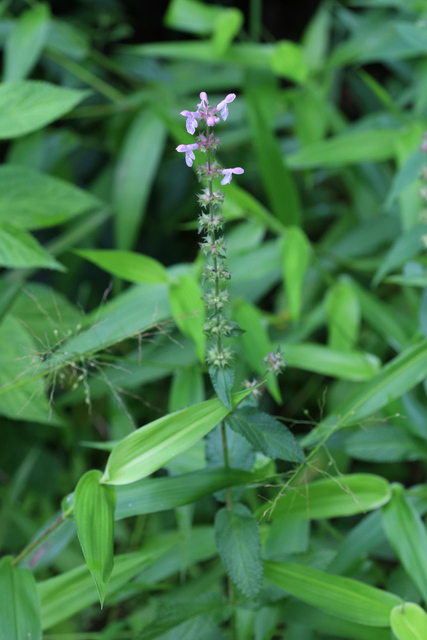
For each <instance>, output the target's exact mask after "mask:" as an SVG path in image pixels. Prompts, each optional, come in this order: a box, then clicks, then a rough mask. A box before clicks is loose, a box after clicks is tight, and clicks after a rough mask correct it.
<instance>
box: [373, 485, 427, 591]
mask: <svg viewBox="0 0 427 640" xmlns="http://www.w3.org/2000/svg"><path fill="white" fill-rule="evenodd" d="M383 526H384V530H385V532H386V535H387V538H388V540H389V542H390V544H391V546H392V547H393V549H394V550H395V552H396V554H397V556H398V558H399V559H400V561H401V563H402V565H403V568H404V569H405V571H406V573H407V574H408V576H409V577H410V578H411V580H412V581H413V583H414V584H415V586H416V587H417V589H418V591H419V593H420V594H421V596H422V598H423V600H426V599H427V533H426V529H425V525H424V523H423V521H422V520H421V518H420V516H419V515H418V514H417V512H416V510H415V509H414V507H413V506H412V505H411V504H410V503H409V502H408V500H406V498H405V496H404V494H403V487H402V485H395V486H394V487H393V495H392V498H391V500H390V502H389V503H388V504H387V505H386V506H385V507H384V508H383Z"/></svg>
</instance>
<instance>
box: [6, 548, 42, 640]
mask: <svg viewBox="0 0 427 640" xmlns="http://www.w3.org/2000/svg"><path fill="white" fill-rule="evenodd" d="M12 562H13V558H12V557H10V556H4V557H3V558H2V559H1V560H0V598H1V601H2V615H1V619H0V638H1V639H2V640H6V638H7V639H8V640H21V638H22V640H23V639H24V638H25V637H27V638H34V640H41V637H42V634H41V626H40V602H39V598H38V595H37V586H36V581H35V579H34V576H33V574H32V572H31V571H30V570H29V569H22V568H21V567H15V566H13V564H12Z"/></svg>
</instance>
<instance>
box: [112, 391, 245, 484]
mask: <svg viewBox="0 0 427 640" xmlns="http://www.w3.org/2000/svg"><path fill="white" fill-rule="evenodd" d="M247 394H248V392H247V391H244V392H242V393H236V394H234V395H233V399H232V400H233V406H234V407H235V406H237V405H238V403H239V402H241V400H243V399H244V398H245V396H246V395H247ZM229 411H230V410H229V409H227V407H225V406H224V405H223V403H222V402H221V401H220V400H219V399H218V398H215V399H214V400H208V401H207V402H202V403H201V404H197V405H194V406H192V407H188V408H186V409H181V411H176V412H175V413H171V414H169V415H166V416H164V417H162V418H159V419H158V420H154V422H151V423H150V424H148V425H145V426H144V427H141V429H137V430H136V431H134V432H133V433H131V434H130V435H128V436H127V437H126V438H124V439H123V440H121V441H120V442H119V443H118V444H117V445H116V446H115V447H114V449H113V450H112V452H111V454H110V457H109V458H108V462H107V466H106V469H105V472H104V476H103V478H102V481H103V482H105V483H107V484H128V483H129V482H135V481H136V480H140V479H141V478H145V477H146V476H149V475H150V474H151V473H153V471H157V469H160V467H162V466H163V465H164V464H166V463H167V462H169V460H172V458H175V457H176V456H177V455H179V454H180V453H182V452H183V451H186V450H187V449H189V448H190V447H191V446H192V445H193V444H194V443H195V442H197V440H200V438H203V436H205V435H206V434H207V433H209V431H211V429H213V428H214V427H215V426H216V425H217V424H218V423H219V422H221V420H223V419H224V418H225V417H226V416H227V415H228V413H229Z"/></svg>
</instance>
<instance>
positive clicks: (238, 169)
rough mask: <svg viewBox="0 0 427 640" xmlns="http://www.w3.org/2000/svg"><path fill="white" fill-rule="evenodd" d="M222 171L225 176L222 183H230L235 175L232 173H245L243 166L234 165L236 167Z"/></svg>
mask: <svg viewBox="0 0 427 640" xmlns="http://www.w3.org/2000/svg"><path fill="white" fill-rule="evenodd" d="M221 173H222V175H223V176H224V177H223V179H222V180H221V184H230V182H231V178H232V177H233V175H232V174H233V173H235V174H236V175H237V174H240V173H244V170H243V169H242V167H234V169H222V171H221Z"/></svg>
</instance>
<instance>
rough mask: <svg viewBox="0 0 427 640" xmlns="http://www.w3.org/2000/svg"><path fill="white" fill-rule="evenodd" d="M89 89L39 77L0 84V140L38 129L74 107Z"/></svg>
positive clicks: (87, 93)
mask: <svg viewBox="0 0 427 640" xmlns="http://www.w3.org/2000/svg"><path fill="white" fill-rule="evenodd" d="M89 94H90V92H88V91H81V90H80V89H66V88H65V87H57V86H55V85H53V84H49V83H48V82H40V81H39V80H20V81H17V82H7V83H4V84H2V85H1V86H0V140H10V139H11V138H17V137H19V136H23V135H25V134H26V133H30V132H31V131H36V130H37V129H41V128H42V127H44V126H45V125H47V124H49V123H50V122H53V121H54V120H57V119H58V118H60V117H61V116H63V115H64V114H66V113H68V112H69V111H71V109H74V107H76V106H77V105H78V104H79V102H81V101H82V100H84V99H85V98H86V97H87V96H88V95H89Z"/></svg>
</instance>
